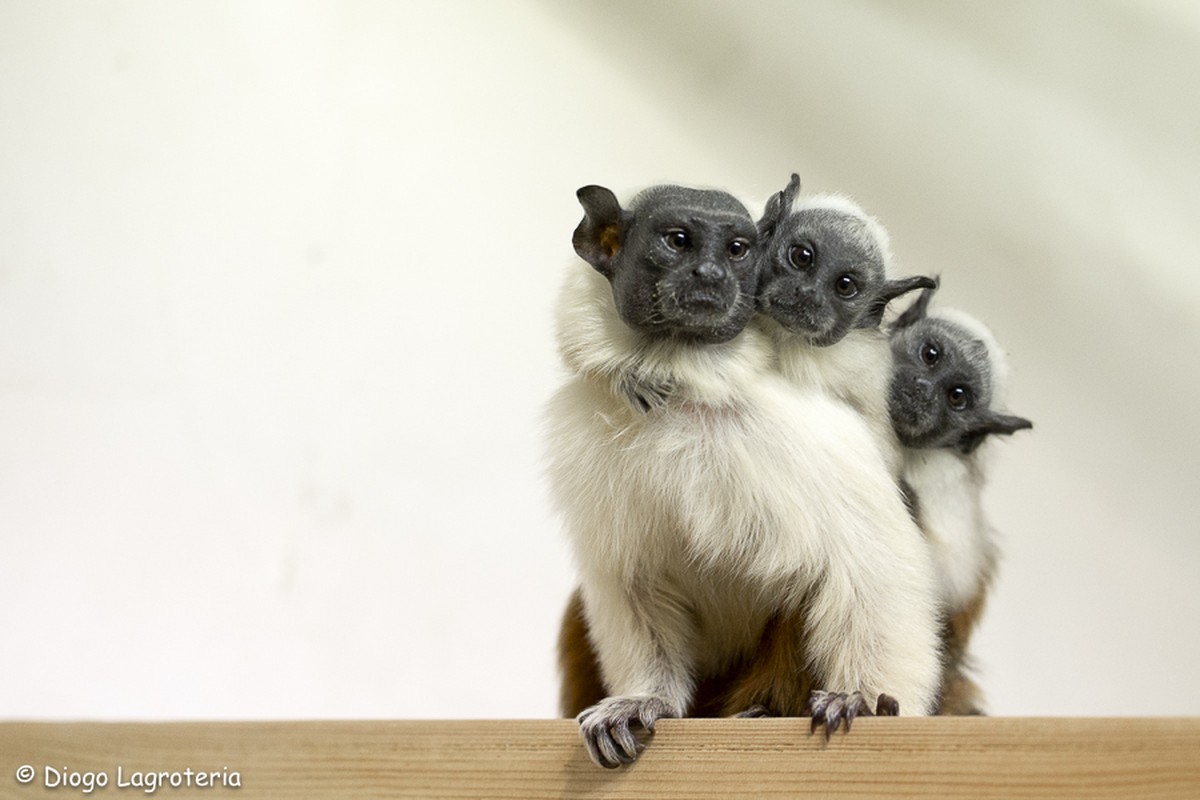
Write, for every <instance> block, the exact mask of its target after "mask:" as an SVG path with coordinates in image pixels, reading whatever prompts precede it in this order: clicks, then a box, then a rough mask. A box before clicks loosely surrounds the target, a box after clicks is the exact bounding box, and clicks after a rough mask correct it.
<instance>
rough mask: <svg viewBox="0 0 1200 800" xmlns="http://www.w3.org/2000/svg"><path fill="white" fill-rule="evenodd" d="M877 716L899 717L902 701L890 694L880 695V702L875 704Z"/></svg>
mask: <svg viewBox="0 0 1200 800" xmlns="http://www.w3.org/2000/svg"><path fill="white" fill-rule="evenodd" d="M875 716H877V717H898V716H900V701H898V700H897V699H896V698H894V697H892V696H891V695H890V694H881V695H879V700H877V701H876V702H875Z"/></svg>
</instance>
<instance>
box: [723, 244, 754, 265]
mask: <svg viewBox="0 0 1200 800" xmlns="http://www.w3.org/2000/svg"><path fill="white" fill-rule="evenodd" d="M727 252H728V253H729V260H730V261H741V260H742V259H743V258H745V257H746V255H747V254H748V253H749V252H750V243H749V242H747V241H746V240H745V239H734V240H733V241H732V242H730V243H729V247H728V248H727Z"/></svg>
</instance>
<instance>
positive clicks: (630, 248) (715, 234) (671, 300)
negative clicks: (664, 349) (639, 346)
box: [572, 185, 758, 343]
mask: <svg viewBox="0 0 1200 800" xmlns="http://www.w3.org/2000/svg"><path fill="white" fill-rule="evenodd" d="M576 194H577V196H578V197H579V202H580V204H581V205H582V206H583V210H584V217H583V221H581V222H580V223H579V226H578V227H577V228H576V229H575V235H574V237H573V238H572V243H573V244H574V246H575V252H576V253H578V254H579V256H580V257H581V258H583V259H584V260H585V261H587V262H588V263H589V264H591V265H592V266H593V267H595V268H596V269H597V270H598V271H599V272H600V273H601V274H602V275H604V276H605V277H606V278H608V280H609V282H610V283H611V284H612V291H613V299H614V301H615V302H616V307H617V313H618V314H619V316H620V317H621V320H622V321H623V322H625V324H626V325H628V326H630V327H631V328H633V329H634V330H637V331H639V332H642V333H647V334H651V335H655V336H660V335H662V336H676V337H680V338H686V339H693V340H696V341H700V342H706V343H715V342H724V341H728V340H730V339H732V338H734V337H735V336H737V335H738V333H740V332H741V331H742V329H743V328H744V327H745V326H746V323H747V322H748V321H749V319H750V316H751V315H752V314H753V313H754V292H755V288H756V287H757V284H758V258H757V253H756V252H755V246H756V244H757V239H758V232H757V229H756V227H755V224H754V220H753V219H752V218H751V216H750V212H748V211H747V210H746V208H745V206H743V205H742V204H741V202H739V201H738V200H737V199H736V198H735V197H733V196H732V195H730V194H728V193H726V192H722V191H716V190H708V189H690V188H685V187H682V186H670V185H662V186H653V187H651V188H649V189H646V190H645V191H643V192H641V193H640V194H638V195H637V196H636V197H635V198H634V199H633V201H632V202H631V203H630V204H629V208H628V209H623V208H621V205H620V204H619V203H618V202H617V198H616V196H615V195H613V193H612V192H611V191H609V190H608V189H606V188H604V187H602V186H585V187H583V188H582V189H580V190H579V191H578V192H577V193H576Z"/></svg>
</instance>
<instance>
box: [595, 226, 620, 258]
mask: <svg viewBox="0 0 1200 800" xmlns="http://www.w3.org/2000/svg"><path fill="white" fill-rule="evenodd" d="M599 241H600V246H601V247H602V248H604V251H605V252H606V253H607V254H608V257H609V258H612V257H613V256H615V255H616V254H617V251H618V250H620V249H621V228H620V227H619V226H617V225H605V226H604V227H603V228H601V229H600V236H599Z"/></svg>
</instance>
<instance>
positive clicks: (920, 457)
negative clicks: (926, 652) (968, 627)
mask: <svg viewBox="0 0 1200 800" xmlns="http://www.w3.org/2000/svg"><path fill="white" fill-rule="evenodd" d="M986 450H987V445H986V444H984V445H982V446H981V447H980V448H979V449H977V450H976V451H975V452H974V453H972V454H971V455H964V454H962V453H959V452H957V451H955V450H951V449H947V448H926V449H906V450H905V456H904V458H905V468H904V477H905V480H906V481H907V482H908V484H909V485H910V486H911V487H912V488H913V490H914V492H915V493H916V495H917V502H918V506H919V514H920V523H921V529H922V530H923V531H924V532H925V535H926V537H927V538H928V540H929V545H930V549H931V551H932V553H933V559H934V563H935V567H936V572H937V577H938V584H939V586H940V596H941V600H942V603H943V605H944V606H945V607H946V608H947V609H949V610H950V611H951V612H954V611H958V610H959V609H962V608H963V607H965V606H966V604H967V603H968V602H969V601H970V600H971V599H972V598H973V597H974V596H975V595H976V593H977V592H978V591H979V589H980V588H981V584H982V582H983V581H984V580H985V579H986V578H987V576H988V575H989V574H990V573H991V571H992V569H993V567H994V565H995V561H996V555H997V553H996V544H995V540H994V535H993V532H992V530H991V528H990V527H989V525H988V522H987V519H986V518H985V516H984V513H983V504H982V494H983V475H982V469H981V463H980V459H981V458H982V457H983V456H984V454H985V451H986Z"/></svg>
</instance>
